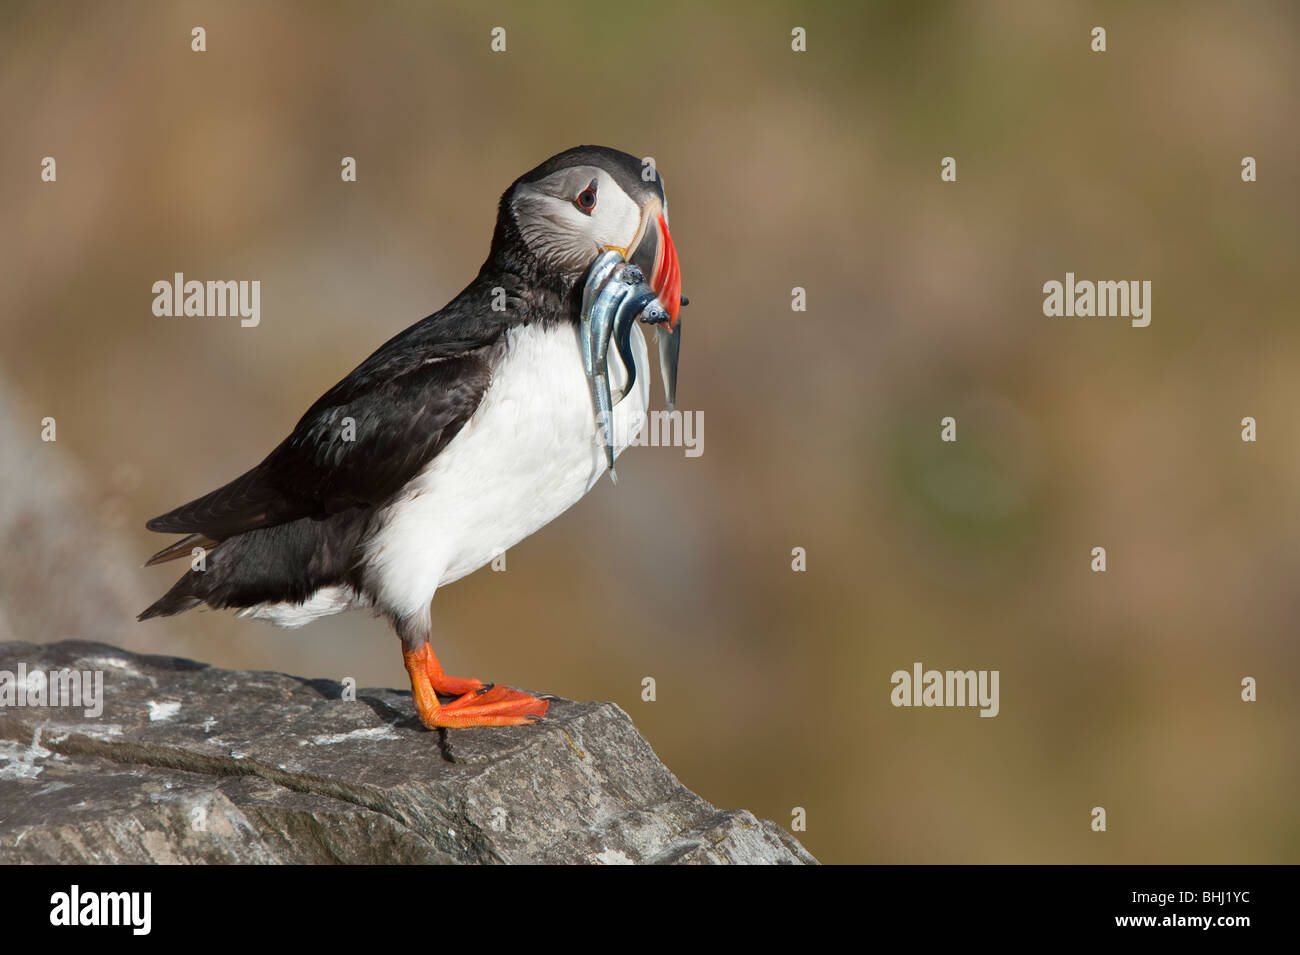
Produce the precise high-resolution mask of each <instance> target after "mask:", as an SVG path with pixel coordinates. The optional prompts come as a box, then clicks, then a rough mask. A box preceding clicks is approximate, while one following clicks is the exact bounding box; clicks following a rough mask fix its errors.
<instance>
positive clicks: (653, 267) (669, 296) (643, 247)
mask: <svg viewBox="0 0 1300 955" xmlns="http://www.w3.org/2000/svg"><path fill="white" fill-rule="evenodd" d="M652 214H653V215H654V218H653V219H651V220H650V224H649V226H648V227H647V228H646V230H645V235H644V236H642V238H641V241H640V242H639V243H638V244H637V247H636V251H635V252H633V254H632V258H631V261H632V264H633V265H635V266H637V267H638V268H639V269H640V270H641V271H642V273H644V274H645V275H646V276H647V277H648V279H649V281H650V287H651V288H652V289H654V290H655V295H656V296H657V297H658V299H659V303H660V304H661V305H663V307H664V308H665V309H667V311H668V321H667V323H666V324H667V326H668V330H669V331H676V329H677V316H678V314H679V313H680V312H681V310H682V270H681V266H679V265H678V264H677V248H676V247H675V246H674V245H673V236H672V233H671V232H669V231H668V220H667V219H665V218H664V214H663V210H661V209H660V210H655V211H654V212H653V213H652Z"/></svg>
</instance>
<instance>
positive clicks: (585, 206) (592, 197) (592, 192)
mask: <svg viewBox="0 0 1300 955" xmlns="http://www.w3.org/2000/svg"><path fill="white" fill-rule="evenodd" d="M573 204H574V205H575V206H577V207H578V211H579V212H584V213H586V214H587V215H591V213H592V212H593V211H594V210H595V208H596V180H595V179H593V180H591V184H590V185H588V186H587V188H586V189H584V190H582V192H580V193H578V198H576V199H574V200H573Z"/></svg>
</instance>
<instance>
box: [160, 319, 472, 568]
mask: <svg viewBox="0 0 1300 955" xmlns="http://www.w3.org/2000/svg"><path fill="white" fill-rule="evenodd" d="M419 329H420V326H418V325H417V326H414V327H413V328H412V329H409V330H408V332H407V333H403V335H400V336H398V338H396V339H394V340H393V341H391V342H389V343H388V344H387V345H385V346H384V347H383V348H381V349H380V350H379V351H377V352H376V353H375V354H374V355H372V356H371V357H370V358H368V359H366V361H365V362H363V363H362V364H361V365H360V366H358V367H357V369H356V370H355V371H353V372H352V373H351V374H350V375H348V377H347V378H345V379H343V380H342V381H341V382H339V383H338V384H337V385H335V386H334V387H333V388H331V389H330V390H329V391H328V392H326V393H325V394H324V395H322V396H321V398H320V399H319V400H318V401H317V402H316V403H315V404H314V405H312V407H311V408H310V409H309V410H308V411H307V413H306V414H305V415H303V417H302V420H300V421H299V422H298V425H297V427H296V428H294V430H293V433H292V434H290V435H289V437H287V438H286V439H285V440H284V441H282V442H281V443H280V445H279V446H278V447H277V448H276V449H275V450H274V451H272V452H271V453H270V454H269V455H267V457H266V459H265V460H264V461H263V462H262V463H261V464H259V465H257V467H255V468H253V469H252V470H250V471H248V472H246V473H245V474H243V475H241V476H240V477H237V478H236V479H235V480H233V481H231V482H230V483H229V484H226V485H225V486H224V487H220V488H218V489H217V490H215V491H212V492H211V493H209V494H205V495H204V496H203V497H200V498H198V499H196V500H194V501H191V502H189V503H188V504H185V505H182V506H181V507H178V508H176V509H175V510H173V511H169V512H168V513H166V514H163V515H160V516H159V517H155V518H154V519H153V520H151V521H149V522H148V523H147V524H146V525H145V526H146V527H148V528H149V530H152V531H162V532H171V533H178V534H201V535H204V536H205V537H208V538H211V539H213V540H216V541H220V540H224V539H226V538H228V537H232V536H234V535H236V534H242V533H245V532H247V531H251V530H255V529H257V528H262V527H270V526H273V525H276V524H283V523H286V522H288V521H294V520H297V519H299V518H302V517H323V516H327V515H329V514H333V513H337V512H338V511H342V510H346V509H348V508H352V507H373V506H376V505H378V504H382V503H383V502H385V501H386V500H388V499H389V498H390V497H392V496H393V495H394V494H396V493H397V491H398V490H400V489H401V488H402V487H403V486H404V485H405V484H406V483H407V482H408V481H410V480H411V479H412V478H413V477H415V475H416V474H417V473H418V472H419V471H420V469H421V468H423V467H424V465H425V464H427V463H428V462H429V461H430V460H432V459H433V458H434V457H436V456H437V454H438V453H439V452H440V451H441V450H442V449H443V448H444V447H446V446H447V444H448V442H450V441H451V439H452V438H454V437H455V436H456V435H457V434H458V433H459V432H460V429H461V428H462V427H464V425H465V422H466V421H468V420H469V419H470V417H471V416H472V415H473V414H474V411H475V410H476V409H477V408H478V405H479V402H480V401H481V400H482V397H483V393H484V392H485V391H486V390H487V387H488V385H489V384H490V382H491V379H492V373H491V369H490V367H489V365H488V361H487V358H486V355H485V351H486V349H487V347H488V346H490V345H491V344H492V342H493V340H494V339H495V337H497V336H495V335H493V336H488V337H486V338H485V339H483V340H481V341H478V342H468V341H458V342H445V343H442V344H441V345H440V346H438V347H430V343H428V342H421V341H420V338H421V337H422V336H420V335H418V334H412V333H416V332H417V330H419ZM170 550H172V548H167V549H165V550H164V551H161V552H159V554H158V555H156V557H157V558H162V559H165V558H164V557H163V555H164V554H167V552H168V551H170ZM187 552H188V551H187V550H180V551H178V552H177V554H176V556H179V555H180V554H181V553H187ZM169 556H171V555H169Z"/></svg>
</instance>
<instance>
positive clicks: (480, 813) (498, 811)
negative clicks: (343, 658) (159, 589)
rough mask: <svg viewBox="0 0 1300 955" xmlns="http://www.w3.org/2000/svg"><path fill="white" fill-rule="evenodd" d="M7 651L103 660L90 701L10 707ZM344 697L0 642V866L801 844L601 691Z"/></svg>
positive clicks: (616, 857) (324, 684) (35, 664)
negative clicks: (711, 786) (484, 716)
mask: <svg viewBox="0 0 1300 955" xmlns="http://www.w3.org/2000/svg"><path fill="white" fill-rule="evenodd" d="M20 665H22V666H23V667H25V669H26V671H27V673H28V674H31V673H32V672H33V671H35V670H40V671H44V672H46V673H54V672H57V671H59V670H62V669H65V668H66V669H68V670H72V671H98V672H99V673H101V674H102V680H103V684H102V694H101V696H100V701H101V703H102V713H100V714H99V715H97V716H96V715H90V716H88V715H86V712H85V709H86V707H87V706H89V707H90V708H91V712H92V714H93V704H94V700H93V699H87V698H85V697H84V696H83V697H82V698H80V699H79V700H78V701H77V702H79V703H80V704H81V705H80V706H57V707H56V706H50V705H41V706H33V705H26V706H18V705H16V704H17V703H18V698H17V694H16V692H15V691H14V684H15V683H16V680H17V676H18V674H19V667H20ZM5 671H8V673H9V674H13V676H12V677H9V678H8V679H7V678H6V677H7V675H6V673H5ZM93 685H94V683H93V679H90V680H88V683H87V686H89V687H92V688H93ZM28 686H29V687H30V686H31V678H30V676H29V677H28ZM6 693H14V696H13V697H12V698H10V697H8V696H5V695H4V694H6ZM355 695H356V699H355V702H348V701H345V700H344V699H343V687H342V686H341V685H340V684H338V683H334V682H332V681H329V680H310V679H304V678H301V677H292V676H286V675H284V674H281V673H257V672H243V671H234V670H219V669H216V668H214V667H211V666H208V665H207V664H203V663H196V662H194V661H192V660H185V659H180V658H175V657H162V656H140V655H136V654H133V653H129V652H127V651H125V650H120V649H117V648H115V647H111V646H108V645H106V644H99V643H87V642H80V641H68V642H63V643H55V644H32V643H0V703H3V705H0V864H13V863H20V862H25V863H69V862H74V863H201V862H205V863H232V862H233V863H323V862H342V863H403V862H411V863H416V862H419V863H424V862H456V863H467V862H468V863H489V862H523V863H604V864H619V863H814V862H815V861H816V860H814V859H813V857H812V856H811V855H809V853H808V852H807V851H806V850H805V849H804V848H803V847H802V846H801V845H799V843H798V842H797V841H796V840H795V839H794V838H793V837H792V836H790V835H789V834H787V833H786V832H785V831H784V830H782V829H781V828H780V827H778V826H777V825H775V824H774V823H771V822H766V821H760V820H758V819H755V818H754V817H753V816H752V815H751V814H750V813H748V812H743V811H734V810H719V809H716V808H715V807H713V806H712V805H710V804H709V803H707V802H705V801H704V800H703V799H701V798H700V797H699V796H697V795H695V794H694V793H693V792H691V791H690V790H688V789H687V788H686V787H684V786H683V785H682V784H681V783H680V782H678V780H677V778H676V777H675V776H674V775H673V774H672V773H671V772H669V771H668V769H667V768H666V767H665V766H664V765H663V763H661V762H660V761H659V759H658V758H657V757H656V756H655V754H654V752H653V750H651V748H650V746H649V744H648V743H647V742H646V741H645V739H643V738H642V737H641V735H640V734H639V733H638V732H637V731H636V728H635V727H634V726H633V725H632V721H631V720H630V719H629V718H628V716H627V714H626V713H624V712H623V711H622V710H621V709H619V708H618V707H617V706H615V705H614V704H612V703H575V702H571V701H568V700H555V701H554V702H552V704H551V710H550V715H549V717H548V718H547V720H545V721H544V722H543V723H541V724H538V725H536V726H525V727H511V728H504V729H469V730H443V731H440V732H429V731H427V730H425V729H424V728H423V727H422V726H420V724H419V722H418V721H417V720H416V719H415V715H414V708H413V706H412V702H411V697H410V693H409V692H400V691H396V690H385V689H358V690H357V691H356V694H355ZM27 702H29V703H30V702H31V701H30V700H28V701H27ZM46 702H47V703H48V702H51V701H49V700H47V701H46ZM61 702H62V701H61Z"/></svg>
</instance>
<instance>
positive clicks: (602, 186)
mask: <svg viewBox="0 0 1300 955" xmlns="http://www.w3.org/2000/svg"><path fill="white" fill-rule="evenodd" d="M596 196H597V202H596V211H595V213H593V215H592V220H593V225H595V226H596V227H597V230H598V232H597V236H596V244H597V245H600V246H601V247H610V246H612V247H614V248H618V249H621V250H623V253H624V254H627V251H628V249H629V248H630V247H631V246H632V243H633V242H635V241H636V237H637V233H638V232H639V231H640V230H641V209H640V208H639V207H638V206H637V204H636V203H635V202H633V201H632V198H631V197H630V196H629V195H628V194H627V193H626V192H624V191H623V190H622V188H620V187H619V185H618V183H616V182H615V181H614V180H613V179H611V178H610V177H609V176H608V175H606V174H605V173H604V172H602V173H601V174H600V178H599V186H598V187H597V189H596Z"/></svg>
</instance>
